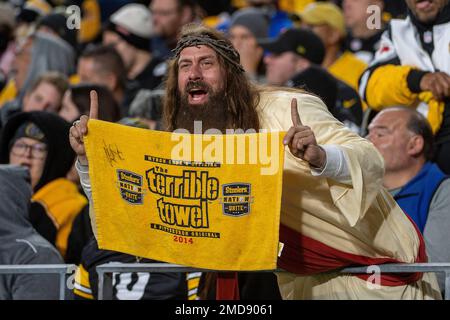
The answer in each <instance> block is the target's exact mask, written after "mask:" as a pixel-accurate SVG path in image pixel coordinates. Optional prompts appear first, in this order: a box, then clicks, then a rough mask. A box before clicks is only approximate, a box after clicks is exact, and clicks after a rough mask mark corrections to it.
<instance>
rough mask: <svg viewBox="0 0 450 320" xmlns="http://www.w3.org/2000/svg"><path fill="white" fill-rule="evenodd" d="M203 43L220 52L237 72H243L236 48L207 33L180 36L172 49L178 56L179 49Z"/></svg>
mask: <svg viewBox="0 0 450 320" xmlns="http://www.w3.org/2000/svg"><path fill="white" fill-rule="evenodd" d="M200 45H205V46H208V47H210V48H211V49H213V50H214V51H216V52H217V53H218V54H220V55H221V56H222V57H223V58H224V59H225V60H227V61H228V62H229V63H231V65H233V66H234V67H235V68H236V69H237V70H238V71H239V72H245V71H244V68H243V67H242V65H241V63H240V56H239V53H238V52H237V51H236V49H235V48H234V47H233V46H232V45H231V44H230V43H228V42H227V41H225V40H218V39H213V38H211V37H210V36H209V35H207V34H202V35H195V36H194V35H188V36H184V37H182V38H181V39H180V40H179V41H178V44H177V47H176V48H175V49H173V50H172V52H173V53H174V54H175V57H176V58H178V57H179V56H180V52H181V50H183V49H185V48H187V47H198V46H200Z"/></svg>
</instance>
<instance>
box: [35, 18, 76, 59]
mask: <svg viewBox="0 0 450 320" xmlns="http://www.w3.org/2000/svg"><path fill="white" fill-rule="evenodd" d="M67 18H68V16H67V15H66V14H65V13H64V12H58V11H54V12H52V13H50V14H48V15H46V16H44V17H43V18H42V19H41V20H40V21H39V24H38V29H37V30H38V31H40V32H47V33H50V34H53V35H55V36H58V37H60V38H61V39H62V40H64V41H66V42H67V43H68V44H69V45H70V46H71V47H72V48H73V49H74V50H75V52H76V51H77V50H78V42H77V29H76V28H68V27H67Z"/></svg>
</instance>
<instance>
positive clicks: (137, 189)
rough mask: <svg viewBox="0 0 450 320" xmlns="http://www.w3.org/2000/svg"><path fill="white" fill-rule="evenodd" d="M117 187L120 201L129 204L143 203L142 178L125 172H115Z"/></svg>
mask: <svg viewBox="0 0 450 320" xmlns="http://www.w3.org/2000/svg"><path fill="white" fill-rule="evenodd" d="M117 178H118V182H117V184H118V187H119V190H120V195H121V196H122V199H123V200H125V201H127V202H128V203H130V204H142V203H143V194H144V193H143V191H142V176H140V175H138V174H136V173H133V172H130V171H127V170H120V169H119V170H117Z"/></svg>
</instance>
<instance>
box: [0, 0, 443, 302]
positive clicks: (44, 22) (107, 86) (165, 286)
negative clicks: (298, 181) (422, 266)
mask: <svg viewBox="0 0 450 320" xmlns="http://www.w3.org/2000/svg"><path fill="white" fill-rule="evenodd" d="M189 23H199V24H203V25H205V26H207V27H210V28H213V29H216V30H218V31H220V32H223V33H224V34H225V36H226V37H227V38H228V39H229V40H230V41H231V43H232V45H233V46H234V48H235V49H236V50H237V51H238V53H239V55H240V63H241V65H242V67H243V69H244V71H245V75H246V77H247V79H248V80H249V81H250V82H251V83H253V84H254V85H256V86H266V85H268V86H271V87H290V88H298V89H302V90H305V91H307V92H310V93H312V94H314V95H316V96H318V97H320V98H321V99H322V100H323V102H324V104H325V105H326V107H327V109H328V111H329V113H330V114H331V115H332V116H333V117H334V118H336V119H337V120H339V121H340V122H342V123H343V124H344V125H345V127H347V128H348V130H350V131H352V132H353V133H355V134H357V135H359V136H361V137H363V138H367V139H368V140H369V141H370V142H371V143H373V145H374V146H375V147H376V149H377V150H378V151H379V153H380V154H381V156H382V158H383V159H384V168H385V173H384V178H383V183H382V184H383V186H384V188H385V189H386V190H387V191H388V192H389V193H390V194H391V195H392V197H393V198H394V199H395V201H396V202H397V203H398V205H399V206H400V207H401V208H402V209H403V211H404V212H405V214H407V215H408V216H409V217H410V218H411V219H412V221H414V223H415V225H416V226H417V228H418V230H419V231H420V233H421V234H422V235H423V238H424V241H425V248H426V253H427V255H428V261H430V262H450V238H449V237H448V235H447V232H448V230H450V211H449V208H450V196H449V195H450V180H449V179H448V175H449V174H450V3H449V0H404V1H403V0H402V1H383V0H341V1H339V0H336V1H331V0H330V1H314V0H278V1H276V0H217V1H207V0H203V1H201V0H147V1H146V0H141V1H132V0H47V1H45V0H28V1H25V0H23V1H21V0H9V1H8V0H6V1H0V190H1V193H0V197H1V200H0V222H1V223H0V248H1V249H0V250H1V251H0V264H3V265H27V264H62V263H68V264H75V265H77V266H78V269H77V271H76V277H75V284H74V289H73V290H72V292H71V294H70V298H71V299H96V298H97V296H98V292H97V289H98V278H97V273H96V271H95V268H96V266H98V265H101V264H104V263H108V262H121V263H148V262H152V261H151V260H149V259H145V258H141V257H136V256H131V255H128V254H124V253H120V252H113V251H107V250H101V249H99V248H98V245H97V242H96V240H95V237H94V234H93V231H92V228H91V222H90V217H89V201H88V197H87V195H86V194H85V193H84V190H83V188H82V186H81V184H80V177H79V174H80V175H82V174H83V172H82V170H83V168H80V166H78V167H77V166H76V153H75V152H74V151H73V150H72V148H71V145H70V142H69V130H70V127H71V125H72V123H73V122H74V121H75V120H77V119H79V118H80V117H81V116H82V115H88V114H89V109H90V92H91V91H92V90H95V91H96V92H97V95H98V100H99V115H98V118H99V119H101V120H105V121H110V122H118V123H121V124H123V125H129V126H135V127H139V128H146V129H151V130H165V127H164V123H163V121H162V114H163V100H162V97H163V94H164V90H165V85H166V82H165V80H166V78H167V75H168V72H169V70H170V59H172V58H173V55H174V52H175V50H174V49H176V47H177V43H178V40H179V35H180V31H181V30H182V28H183V26H185V25H187V24H189ZM363 169H364V168H363ZM80 171H81V172H80ZM215 277H217V275H215V274H213V273H210V274H202V273H200V272H198V273H187V274H185V273H165V272H160V273H152V274H151V275H150V274H148V273H121V274H119V273H117V274H113V298H114V299H118V300H121V299H123V300H129V299H154V300H159V299H180V300H183V299H189V300H194V299H214V298H215V297H217V295H216V293H215V283H216V282H215V281H216V278H215ZM438 281H439V286H440V289H441V292H443V291H444V279H443V278H440V277H438ZM239 285H240V287H239V290H240V297H241V299H281V297H282V296H281V295H280V290H279V288H278V283H277V280H276V277H275V276H274V275H273V274H261V273H255V274H254V275H252V276H248V275H244V274H239ZM58 294H59V287H58V278H57V277H56V276H55V277H52V276H42V275H29V274H24V275H0V299H6V300H15V299H57V298H58Z"/></svg>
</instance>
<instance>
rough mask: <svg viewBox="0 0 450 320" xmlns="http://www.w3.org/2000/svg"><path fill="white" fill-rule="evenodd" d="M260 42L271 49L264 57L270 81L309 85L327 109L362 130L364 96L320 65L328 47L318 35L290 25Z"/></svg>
mask: <svg viewBox="0 0 450 320" xmlns="http://www.w3.org/2000/svg"><path fill="white" fill-rule="evenodd" d="M260 44H261V45H262V47H263V48H264V49H265V50H267V51H268V52H269V54H268V55H267V56H266V57H265V63H266V65H267V71H266V78H267V83H268V84H270V85H276V86H290V87H300V88H305V86H306V89H307V90H309V91H311V92H312V93H314V94H316V95H318V96H320V97H321V98H322V99H324V101H325V104H326V105H327V107H328V110H329V111H330V112H331V113H332V114H333V115H334V116H335V117H336V118H337V119H339V120H340V121H342V122H343V123H344V124H345V125H346V126H347V127H349V128H350V129H352V130H353V131H355V132H357V133H359V130H360V126H361V121H362V107H361V100H360V98H359V96H358V93H357V92H356V91H355V90H354V89H352V88H351V87H350V86H348V85H347V84H345V83H344V82H342V81H340V80H338V79H336V78H335V77H334V76H332V75H331V74H329V73H328V72H327V71H326V70H325V69H323V68H321V67H320V65H321V64H322V62H323V59H324V56H325V48H324V46H323V43H322V41H321V40H320V38H319V37H318V36H317V35H315V34H314V33H313V32H312V31H309V30H306V29H288V30H287V31H286V32H284V33H282V34H281V35H280V36H279V37H278V38H277V39H275V40H272V41H269V42H267V41H261V42H260Z"/></svg>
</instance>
